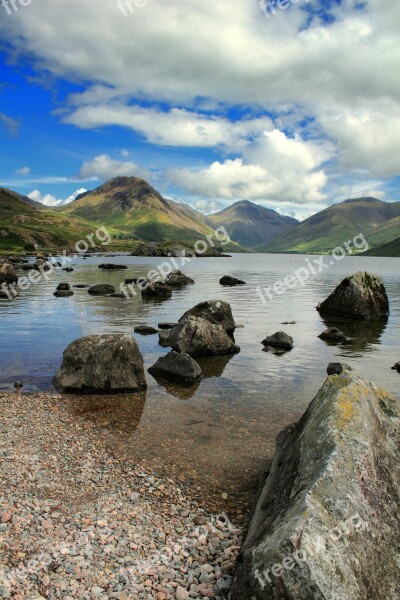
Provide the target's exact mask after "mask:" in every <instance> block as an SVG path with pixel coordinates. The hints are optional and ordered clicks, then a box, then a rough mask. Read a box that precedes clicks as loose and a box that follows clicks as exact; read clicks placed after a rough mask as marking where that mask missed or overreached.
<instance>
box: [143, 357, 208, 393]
mask: <svg viewBox="0 0 400 600" xmlns="http://www.w3.org/2000/svg"><path fill="white" fill-rule="evenodd" d="M148 372H149V373H150V375H153V377H155V378H156V379H157V378H161V379H168V380H169V381H176V382H180V383H185V384H189V385H190V384H193V383H195V382H196V381H198V380H199V379H200V378H201V376H202V370H201V368H200V365H198V364H197V362H196V361H195V360H193V358H191V357H190V356H189V355H188V354H184V353H179V352H170V353H169V354H167V355H166V356H162V357H161V358H159V359H158V360H157V362H156V363H155V364H154V365H153V366H152V367H150V368H149V369H148Z"/></svg>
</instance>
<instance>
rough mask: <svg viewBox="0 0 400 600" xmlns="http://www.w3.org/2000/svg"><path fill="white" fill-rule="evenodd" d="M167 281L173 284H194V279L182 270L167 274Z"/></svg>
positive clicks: (180, 285)
mask: <svg viewBox="0 0 400 600" xmlns="http://www.w3.org/2000/svg"><path fill="white" fill-rule="evenodd" d="M165 283H166V284H167V285H171V286H176V287H184V286H185V285H191V284H193V283H194V280H193V279H191V278H190V277H188V276H187V275H185V274H184V273H182V271H172V273H170V274H169V275H168V276H167V278H166V280H165Z"/></svg>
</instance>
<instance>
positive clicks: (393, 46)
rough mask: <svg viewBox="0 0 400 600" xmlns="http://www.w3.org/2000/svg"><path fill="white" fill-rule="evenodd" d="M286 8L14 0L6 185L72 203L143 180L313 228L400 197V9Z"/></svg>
mask: <svg viewBox="0 0 400 600" xmlns="http://www.w3.org/2000/svg"><path fill="white" fill-rule="evenodd" d="M280 2H281V3H280V5H278V4H277V3H274V4H268V2H265V3H260V2H259V1H258V0H257V1H253V0H235V2H234V3H232V1H231V0H218V2H217V3H216V2H215V1H212V0H204V1H202V2H201V3H199V2H198V1H196V2H195V1H194V0H162V1H161V0H103V1H102V2H101V3H99V2H97V1H96V0H87V1H86V2H85V3H83V2H81V0H79V1H78V0H57V2H54V0H30V2H29V0H24V3H23V4H25V6H24V5H22V4H21V3H20V0H14V7H15V8H13V3H12V2H11V0H4V3H3V5H1V4H0V39H1V40H2V41H1V42H0V60H1V79H0V81H1V83H0V185H2V186H6V187H10V188H13V189H15V190H16V191H18V192H20V193H23V194H29V195H30V196H31V197H32V198H34V199H36V200H40V201H43V202H45V203H46V204H48V205H57V204H59V203H61V202H66V201H70V200H71V199H73V198H74V196H75V195H76V193H77V192H79V191H82V190H83V189H92V188H94V187H97V186H98V185H100V184H101V183H102V182H103V181H105V180H107V179H109V178H111V177H114V176H117V175H134V176H141V177H145V178H147V179H148V180H149V181H150V183H151V184H152V185H154V187H156V188H157V189H159V190H160V191H161V192H162V193H163V194H164V195H165V196H167V197H171V198H174V199H176V200H179V201H183V202H187V203H188V204H191V205H192V206H194V207H195V208H197V209H199V210H202V211H204V212H211V211H215V210H218V209H219V208H222V207H224V206H227V205H229V204H231V203H233V202H235V201H236V200H241V199H248V200H252V201H254V202H257V203H259V204H262V205H264V206H267V207H270V208H274V209H275V210H278V211H279V212H281V213H283V214H290V215H293V216H297V217H299V218H304V217H306V216H309V215H310V214H312V213H314V212H316V211H318V210H321V209H323V208H324V207H325V206H327V205H329V204H331V203H332V202H338V201H340V200H343V199H346V198H348V197H357V196H361V195H374V196H376V197H378V198H381V199H385V200H388V201H391V200H399V199H400V194H399V192H398V183H399V177H400V164H399V162H400V158H399V153H398V147H399V142H400V103H399V100H400V82H399V78H398V73H399V72H400V46H399V38H398V31H399V27H400V7H399V6H398V5H397V3H390V4H387V3H386V4H385V9H384V11H383V10H382V2H381V1H380V0H368V1H366V2H360V1H355V0H329V1H328V0H325V1H323V2H321V1H319V0H309V1H307V0H297V2H294V0H280ZM279 6H281V8H279Z"/></svg>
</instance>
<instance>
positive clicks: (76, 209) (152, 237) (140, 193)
mask: <svg viewBox="0 0 400 600" xmlns="http://www.w3.org/2000/svg"><path fill="white" fill-rule="evenodd" d="M57 210H59V211H61V212H63V213H64V214H67V215H70V216H76V217H81V218H84V219H87V220H90V221H94V222H96V223H101V224H102V225H105V226H106V227H109V228H110V229H113V230H118V231H119V232H122V233H125V234H126V235H129V236H130V237H136V238H139V239H141V240H144V241H156V242H165V241H183V242H195V241H197V240H198V239H201V238H202V237H204V236H205V235H207V234H209V233H212V230H213V228H212V226H211V223H209V222H208V221H207V218H206V217H205V216H204V215H203V214H201V213H199V212H197V211H195V210H194V209H191V208H189V207H186V206H184V205H182V204H178V203H177V202H173V201H171V200H166V199H165V198H163V197H162V196H161V194H160V193H159V192H157V191H156V190H155V189H154V188H153V187H152V186H151V185H150V184H149V183H147V181H145V180H144V179H139V178H137V177H116V178H115V179H111V180H110V181H107V182H106V183H104V184H103V185H101V186H100V187H98V188H96V189H95V190H92V191H90V192H85V193H84V194H82V195H81V196H78V197H77V198H76V200H74V201H73V202H71V203H70V204H67V205H65V206H63V207H60V208H59V209H57Z"/></svg>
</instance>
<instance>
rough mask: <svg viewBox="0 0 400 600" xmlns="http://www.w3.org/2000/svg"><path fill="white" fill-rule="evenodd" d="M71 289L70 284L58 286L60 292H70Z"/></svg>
mask: <svg viewBox="0 0 400 600" xmlns="http://www.w3.org/2000/svg"><path fill="white" fill-rule="evenodd" d="M70 289H71V286H70V285H69V283H59V284H58V286H57V291H58V292H68V291H69V290H70Z"/></svg>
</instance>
